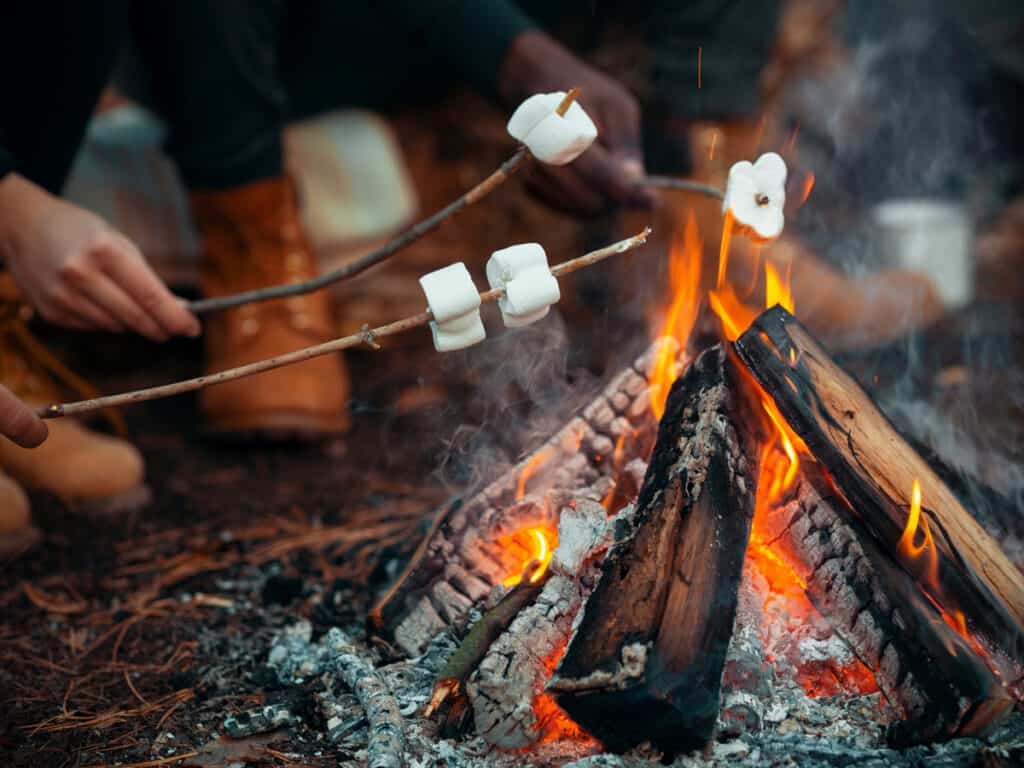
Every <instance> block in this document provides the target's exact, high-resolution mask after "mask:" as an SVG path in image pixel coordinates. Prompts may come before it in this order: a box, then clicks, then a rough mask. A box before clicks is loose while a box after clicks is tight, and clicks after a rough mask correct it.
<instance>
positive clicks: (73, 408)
mask: <svg viewBox="0 0 1024 768" xmlns="http://www.w3.org/2000/svg"><path fill="white" fill-rule="evenodd" d="M650 234H651V229H650V227H645V228H644V230H643V231H642V232H640V233H639V234H636V235H634V236H633V237H628V238H626V239H625V240H620V241H619V242H617V243H612V244H611V245H607V246H605V247H604V248H599V249H598V250H596V251H591V252H590V253H587V254H584V255H583V256H579V257H577V258H575V259H570V260H569V261H565V262H562V263H561V264H556V265H555V266H553V267H552V268H551V274H552V275H553V276H554V277H556V278H560V277H562V276H563V275H568V274H570V273H572V272H575V271H576V270H578V269H584V268H586V267H590V266H593V265H594V264H597V263H599V262H602V261H604V260H605V259H607V258H610V257H612V256H617V255H620V254H623V253H627V252H629V251H632V250H634V249H636V248H639V247H640V246H641V245H643V244H644V243H646V242H647V238H648V236H649V235H650ZM504 295H505V291H504V290H503V289H500V288H495V289H491V290H489V291H486V292H484V293H481V294H479V299H480V303H481V304H489V303H492V302H495V301H497V300H498V299H500V298H502V297H503V296H504ZM433 320H434V315H433V313H432V312H431V311H430V310H429V309H428V310H426V311H425V312H420V313H419V314H417V315H411V316H410V317H406V318H403V319H401V320H396V321H395V322H392V323H388V324H387V325H382V326H379V327H377V328H367V327H365V326H364V327H363V328H361V329H360V330H359V331H358V332H357V333H354V334H352V335H350V336H344V337H342V338H338V339H332V340H331V341H328V342H324V343H323V344H317V345H315V346H312V347H305V348H303V349H299V350H296V351H295V352H288V353H287V354H284V355H278V356H277V357H272V358H268V359H266V360H259V361H257V362H255V363H249V364H248V365H243V366H240V367H238V368H229V369H227V370H224V371H220V372H219V373H211V374H209V375H207V376H197V377H196V378H194V379H186V380H184V381H177V382H174V383H172V384H164V385H161V386H158V387H150V388H148V389H139V390H135V391H132V392H122V393H121V394H117V395H109V396H107V397H95V398H91V399H89V400H80V401H78V402H74V403H63V404H54V405H47V406H44V407H42V408H40V409H38V411H37V413H38V414H39V416H40V417H41V418H44V419H57V418H61V417H63V416H77V415H80V414H83V413H91V412H93V411H98V410H102V409H104V408H117V407H120V406H122V405H131V404H134V403H142V402H146V401H148V400H157V399H159V398H163V397H171V396H173V395H179V394H182V393H184V392H193V391H195V390H197V389H202V388H204V387H209V386H212V385H213V384H221V383H223V382H225V381H234V380H235V379H241V378H244V377H246V376H254V375H255V374H257V373H263V372H264V371H270V370H273V369H275V368H281V367H282V366H285V365H293V364H295V363H301V362H303V361H305V360H309V359H311V358H314V357H320V356H321V355H328V354H331V353H332V352H339V351H341V350H343V349H349V348H351V347H357V346H360V345H365V346H367V347H369V348H370V349H378V348H379V344H378V341H379V340H380V339H381V338H383V337H385V336H394V335H396V334H399V333H404V332H405V331H408V330H411V329H412V328H419V327H422V326H425V325H429V324H430V323H431V322H432V321H433Z"/></svg>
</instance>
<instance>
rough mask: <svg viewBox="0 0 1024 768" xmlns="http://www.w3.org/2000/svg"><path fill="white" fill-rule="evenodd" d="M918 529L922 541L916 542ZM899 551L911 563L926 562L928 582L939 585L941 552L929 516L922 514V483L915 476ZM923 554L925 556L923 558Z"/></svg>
mask: <svg viewBox="0 0 1024 768" xmlns="http://www.w3.org/2000/svg"><path fill="white" fill-rule="evenodd" d="M918 531H920V532H921V543H920V544H917V543H915V541H914V540H915V539H916V538H917V533H918ZM896 549H897V551H898V552H899V553H900V554H901V555H903V556H904V557H905V558H907V560H908V561H909V562H911V563H915V564H916V563H919V562H923V563H924V573H925V579H926V580H927V584H928V585H929V586H931V587H932V588H933V589H936V590H937V589H938V586H939V553H938V551H937V550H936V549H935V541H934V539H932V532H931V529H930V528H929V527H928V518H927V517H924V516H922V515H921V483H920V482H919V481H918V480H917V479H916V478H915V479H914V485H913V487H912V488H911V491H910V511H909V513H908V514H907V525H906V527H904V529H903V534H902V535H901V536H900V540H899V542H897V544H896ZM922 555H923V556H924V557H923V558H922Z"/></svg>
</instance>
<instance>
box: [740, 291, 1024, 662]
mask: <svg viewBox="0 0 1024 768" xmlns="http://www.w3.org/2000/svg"><path fill="white" fill-rule="evenodd" d="M735 350H736V352H737V353H738V356H739V357H740V359H741V360H742V361H743V363H744V364H745V366H746V367H747V368H748V369H749V371H750V372H751V373H752V374H753V376H754V378H755V379H757V381H758V382H759V383H760V385H761V386H762V387H763V388H764V390H765V391H766V392H767V393H768V394H769V395H770V396H771V397H772V399H773V400H774V401H775V403H776V405H777V406H778V409H779V411H780V412H781V413H782V415H783V416H784V417H785V419H786V420H787V422H788V423H789V425H790V426H791V427H792V429H793V430H794V431H795V432H796V434H797V435H799V436H800V438H801V439H802V440H803V441H804V442H805V443H806V445H807V447H808V449H809V450H810V452H811V453H812V454H813V455H814V457H815V458H816V459H817V460H818V461H819V462H821V464H822V465H823V466H824V468H825V469H826V470H827V471H828V474H829V476H830V478H831V481H832V482H833V483H834V485H835V487H836V489H837V490H838V491H839V492H840V493H841V494H842V496H843V497H844V498H845V500H846V501H847V503H848V504H849V506H850V508H851V509H853V510H854V511H855V512H856V514H857V515H858V516H859V518H860V519H861V521H862V522H863V524H864V525H865V526H866V528H867V529H868V530H869V531H870V532H871V534H872V535H873V536H874V537H875V539H876V540H877V541H878V542H879V543H880V544H881V545H882V547H883V548H885V549H886V550H887V551H888V552H890V553H891V554H893V555H894V556H896V553H897V543H898V541H899V539H900V536H901V534H902V533H903V530H904V528H905V526H906V523H907V519H908V511H909V508H910V497H911V491H912V487H913V482H914V480H915V479H916V480H919V481H920V484H921V487H922V489H923V506H922V510H921V515H922V518H923V519H925V520H926V521H927V524H928V528H929V530H930V532H931V534H932V537H933V540H934V546H935V554H936V556H937V568H935V569H934V570H937V580H935V581H933V578H932V571H933V567H932V566H931V563H930V562H929V557H928V556H927V555H928V554H930V553H925V555H926V556H918V557H917V558H913V559H911V558H906V557H903V558H899V559H900V562H901V564H902V565H903V567H904V568H906V569H907V570H908V571H909V572H910V573H911V574H912V575H914V576H915V578H916V579H917V580H918V583H919V584H920V585H921V586H922V587H923V588H924V589H925V590H926V591H927V592H928V593H929V594H930V595H931V596H932V598H933V599H935V600H936V601H937V602H939V603H940V604H941V605H943V607H944V608H945V609H946V610H947V611H948V612H950V613H954V612H956V611H961V612H962V613H963V614H964V615H965V617H966V619H967V625H968V628H969V629H970V630H971V631H972V632H974V633H977V634H980V635H981V636H983V639H984V640H985V641H986V643H988V644H991V645H992V646H993V647H995V648H999V649H1001V650H1002V651H1003V652H1005V653H1006V654H1008V655H1009V657H1010V658H1011V659H1012V660H1014V661H1015V662H1017V663H1018V664H1019V663H1020V662H1021V661H1022V660H1024V643H1022V638H1024V634H1022V628H1024V578H1022V576H1021V573H1020V572H1019V571H1018V570H1017V569H1016V568H1015V567H1014V566H1013V564H1012V563H1011V562H1010V561H1009V559H1008V558H1007V557H1006V556H1005V554H1004V553H1003V552H1002V550H1001V549H1000V547H999V545H998V543H997V542H996V541H995V540H993V539H992V537H991V536H989V535H988V534H987V533H986V532H985V530H984V529H983V528H982V527H981V525H979V524H978V523H977V522H976V521H975V519H974V517H973V516H972V515H971V514H970V513H969V512H968V511H967V509H965V508H964V506H963V505H962V504H961V503H960V501H959V500H958V499H957V497H956V495H955V494H954V493H953V492H952V491H951V490H950V489H949V487H948V486H947V485H946V484H945V483H944V482H943V481H942V480H941V479H940V478H939V476H938V475H937V474H936V473H935V471H933V469H932V468H931V467H930V466H929V465H928V463H927V462H925V461H924V459H923V458H922V457H921V456H920V455H919V454H918V453H917V452H916V451H915V450H914V449H913V448H912V447H911V446H910V445H909V444H908V443H907V441H906V440H904V439H903V437H902V436H901V435H900V434H899V433H898V432H897V430H896V429H895V428H894V427H893V425H892V424H891V422H890V421H889V420H888V419H887V418H886V416H885V415H884V414H883V413H882V412H881V411H880V410H879V409H878V407H877V406H876V405H875V404H874V403H873V402H872V400H871V398H870V397H869V396H868V394H867V393H866V392H865V391H864V390H863V389H862V388H861V387H860V385H858V384H857V382H856V381H854V379H853V378H852V377H851V376H850V375H849V374H848V373H847V372H846V371H844V370H843V369H842V368H841V367H839V366H838V365H837V364H836V363H835V362H834V361H833V360H832V359H831V358H830V356H829V355H828V353H827V352H826V351H825V350H824V349H823V348H822V346H821V345H820V344H819V343H818V342H817V341H816V340H815V339H814V338H813V337H812V336H811V334H810V333H809V332H808V331H807V330H806V329H805V328H804V327H803V326H802V325H800V323H799V322H798V321H797V320H796V319H795V318H794V317H793V316H792V315H791V314H789V313H788V312H786V311H785V310H784V309H782V308H781V307H774V308H772V309H769V310H767V311H766V312H764V313H762V314H761V315H760V316H759V317H758V318H757V319H756V320H755V321H754V322H753V323H752V324H751V326H750V328H749V329H748V330H747V331H746V332H745V333H744V334H743V335H742V336H740V338H739V339H737V341H736V343H735ZM922 527H923V526H922Z"/></svg>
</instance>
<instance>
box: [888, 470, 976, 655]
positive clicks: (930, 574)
mask: <svg viewBox="0 0 1024 768" xmlns="http://www.w3.org/2000/svg"><path fill="white" fill-rule="evenodd" d="M922 495H923V494H922V491H921V483H920V482H919V481H918V480H917V478H914V482H913V485H912V486H911V489H910V509H909V510H908V512H907V524H906V526H904V528H903V533H902V534H901V535H900V538H899V541H898V542H897V543H896V550H897V551H898V552H899V553H900V555H902V556H903V557H904V559H905V561H906V563H907V564H908V565H910V566H911V567H912V568H913V569H915V570H916V571H917V573H918V574H919V576H920V578H921V579H922V580H923V582H924V584H923V586H924V587H925V596H926V597H928V599H929V600H930V601H931V603H932V605H934V606H935V609H936V610H937V611H938V612H939V615H941V616H942V619H943V621H945V622H946V624H948V625H949V626H950V627H951V628H952V629H953V630H954V631H955V632H956V633H957V634H958V635H960V636H961V637H962V638H963V639H964V640H966V641H967V644H968V645H969V646H970V647H971V648H972V649H973V650H974V651H975V653H977V654H978V655H979V656H980V657H981V658H983V659H985V660H986V661H987V660H988V659H989V654H988V652H987V651H986V650H985V648H984V647H983V646H982V644H981V643H980V642H979V641H978V639H977V638H976V637H975V636H974V635H973V634H972V633H971V632H970V630H968V628H967V619H966V617H965V616H964V614H963V611H960V610H955V609H954V610H953V611H952V612H950V611H949V610H947V609H946V608H945V607H944V606H943V605H942V602H943V600H942V598H943V595H942V586H941V584H940V583H939V552H938V549H937V548H936V546H935V539H934V538H932V532H931V528H930V527H929V525H928V518H927V517H926V516H925V515H923V514H922V507H921V499H922ZM918 534H920V537H919V536H918ZM919 538H920V541H918V539H919ZM990 666H992V665H991V664H990Z"/></svg>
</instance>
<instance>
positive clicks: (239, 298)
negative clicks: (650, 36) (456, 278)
mask: <svg viewBox="0 0 1024 768" xmlns="http://www.w3.org/2000/svg"><path fill="white" fill-rule="evenodd" d="M579 94H580V89H579V88H572V89H570V90H569V92H568V93H566V94H565V98H563V99H562V101H561V103H559V105H558V107H557V108H556V109H555V112H557V113H558V114H559V115H564V114H565V113H566V112H567V111H568V109H569V107H570V106H572V103H573V102H574V101H575V100H576V98H577V96H579ZM530 157H532V155H531V154H530V151H529V150H528V149H527V148H526V147H520V148H519V149H518V150H517V151H516V153H515V154H514V155H512V157H510V158H509V159H508V160H506V161H505V162H504V163H502V164H501V166H500V167H499V168H498V169H497V170H496V171H494V173H492V174H491V175H490V176H488V177H487V178H486V179H484V180H483V181H481V182H480V183H479V184H477V185H476V186H475V187H473V188H472V189H471V190H469V191H468V192H466V193H465V194H463V195H460V196H459V197H458V198H457V199H455V200H454V201H453V202H451V203H449V204H448V205H446V206H445V207H444V208H442V209H441V210H440V211H438V212H437V213H435V214H434V215H433V216H428V217H427V218H425V219H423V220H422V221H419V222H417V223H416V224H414V225H413V226H411V227H409V229H407V230H405V231H404V232H402V233H401V234H399V235H398V236H397V237H395V238H394V239H392V240H391V241H390V242H388V243H386V244H385V245H383V246H381V247H380V248H378V249H376V250H374V251H370V253H367V254H365V255H364V256H360V257H359V258H358V259H355V260H354V261H351V262H349V263H348V264H345V265H344V266H342V267H339V268H338V269H335V270H333V271H331V272H325V273H324V274H322V275H317V276H316V277H313V278H310V279H309V280H303V281H302V282H299V283H289V284H287V285H272V286H269V287H267V288H259V289H257V290H253V291H244V292H242V293H234V294H231V295H229V296H217V297H214V298H210V299H199V300H198V301H193V302H190V303H189V305H188V308H189V310H191V311H192V312H193V313H195V314H197V315H200V314H205V313H207V312H219V311H221V310H225V309H231V308H233V307H239V306H241V305H243V304H251V303H253V302H260V301H270V300H271V299H282V298H286V297H290V296H301V295H303V294H306V293H312V292H313V291H318V290H320V289H321V288H326V287H327V286H328V285H333V284H334V283H339V282H341V281H342V280H347V279H349V278H351V277H355V276H356V275H358V274H360V273H362V272H365V271H366V270H368V269H369V268H370V267H374V266H376V265H378V264H380V263H381V262H383V261H386V260H387V259H389V258H391V257H392V256H394V255H395V254H396V253H398V252H399V251H400V250H402V249H403V248H405V247H406V246H407V245H409V244H410V243H412V242H414V241H416V240H419V239H420V238H421V237H423V236H424V235H425V234H427V233H428V232H431V231H433V230H434V229H436V228H437V227H439V226H440V225H441V223H442V222H443V221H445V220H446V219H448V218H450V217H452V216H454V215H455V214H456V213H458V212H459V211H461V210H462V209H463V208H466V207H467V206H470V205H473V204H474V203H478V202H480V201H481V200H483V199H484V198H485V197H487V196H488V195H489V194H491V192H493V191H494V190H496V189H497V188H498V187H500V186H501V185H502V184H504V183H505V182H506V181H508V180H509V178H510V177H511V176H512V174H514V173H515V172H516V171H518V170H519V168H520V167H521V166H522V165H523V164H524V163H525V162H526V161H527V160H528V159H529V158H530Z"/></svg>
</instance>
